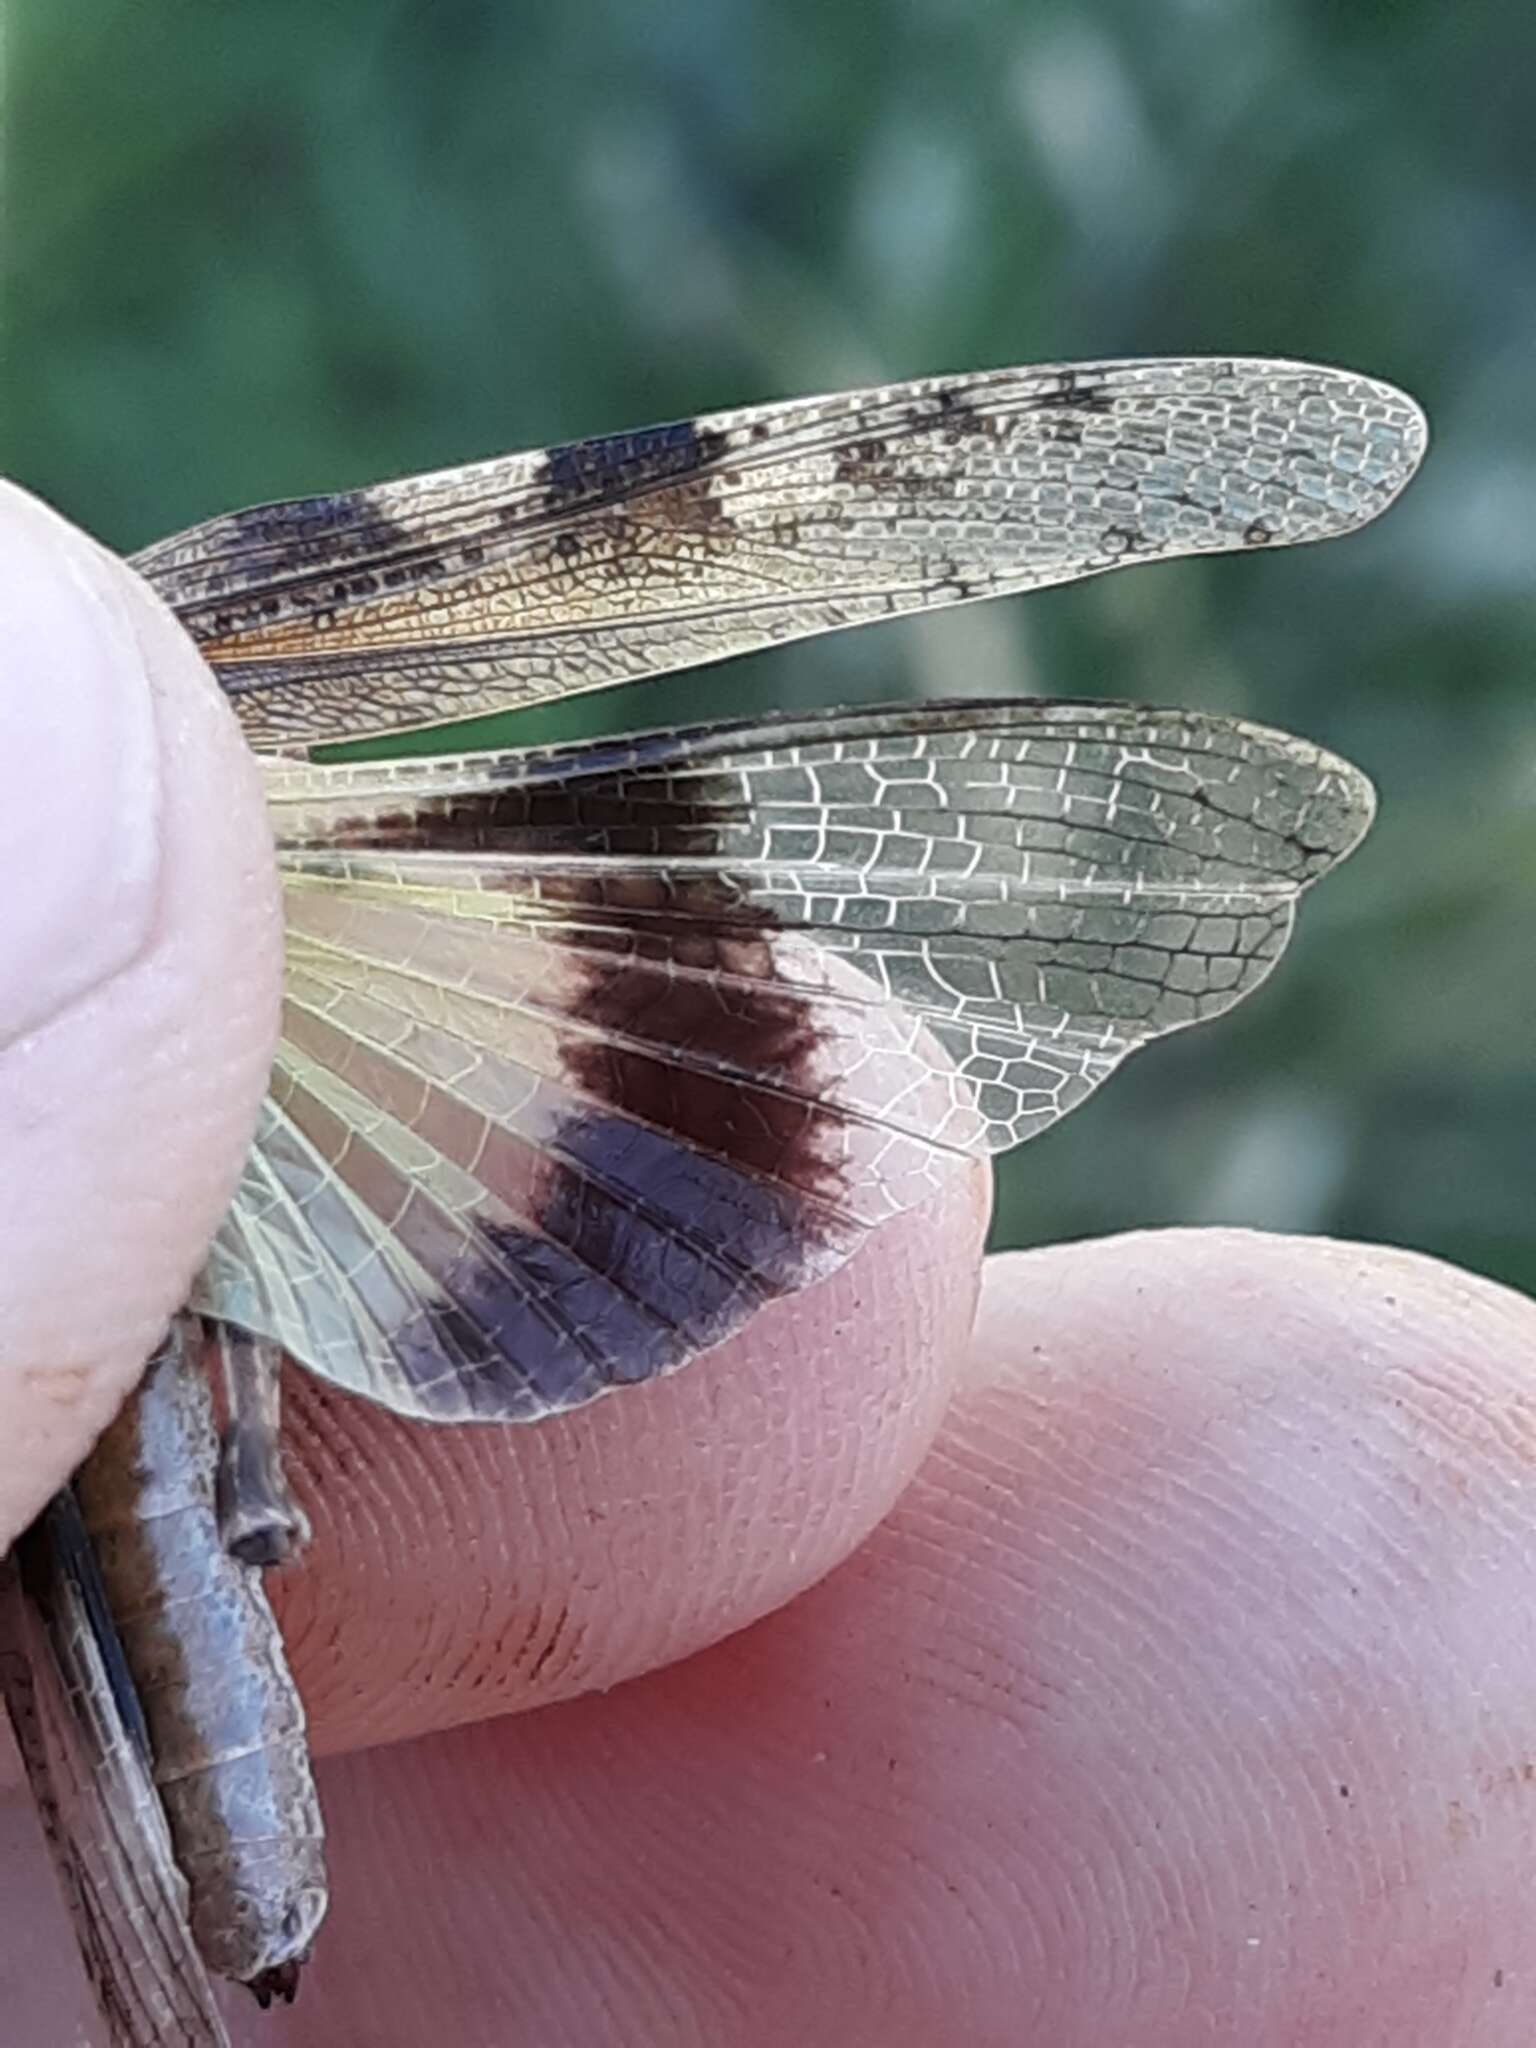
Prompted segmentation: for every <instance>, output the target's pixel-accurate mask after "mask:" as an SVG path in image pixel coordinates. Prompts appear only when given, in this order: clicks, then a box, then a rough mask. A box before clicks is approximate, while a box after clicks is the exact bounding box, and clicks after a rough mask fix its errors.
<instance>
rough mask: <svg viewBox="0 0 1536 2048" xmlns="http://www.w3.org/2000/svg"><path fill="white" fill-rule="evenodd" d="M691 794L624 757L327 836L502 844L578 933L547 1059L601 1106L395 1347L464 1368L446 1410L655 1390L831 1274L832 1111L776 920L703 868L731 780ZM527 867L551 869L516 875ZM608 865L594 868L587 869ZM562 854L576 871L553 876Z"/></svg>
mask: <svg viewBox="0 0 1536 2048" xmlns="http://www.w3.org/2000/svg"><path fill="white" fill-rule="evenodd" d="M589 759H590V757H589ZM700 787H701V785H700V784H699V783H698V782H697V781H692V780H691V781H690V782H689V783H687V784H686V785H685V784H683V783H681V782H673V781H669V780H668V778H667V777H666V776H665V775H664V774H658V775H656V776H655V777H654V778H644V777H641V776H639V775H638V774H637V772H636V770H635V768H634V766H633V764H632V763H629V762H625V761H622V760H621V761H618V762H616V763H615V765H614V766H613V767H611V768H609V767H603V768H602V769H601V770H600V771H599V772H592V773H588V774H585V775H578V776H573V777H571V778H570V779H569V780H566V781H555V780H552V779H548V780H544V781H540V782H529V783H516V782H514V783H510V784H508V785H507V786H506V787H504V788H501V789H491V790H486V791H483V792H478V793H473V794H469V795H457V796H452V797H443V798H439V799H434V800H428V801H427V802H425V803H423V804H422V805H420V806H419V807H416V808H414V809H411V810H401V811H398V812H394V813H391V814H389V815H387V816H385V817H382V818H379V819H376V820H374V821H372V822H369V823H364V822H362V821H357V822H355V823H353V824H351V825H348V824H346V823H343V824H341V825H340V826H338V827H336V828H335V829H334V830H332V831H330V832H328V833H327V835H326V840H327V844H329V845H331V846H338V847H339V846H344V845H349V844H350V845H353V846H356V845H358V844H369V845H372V846H375V847H381V848H399V849H407V848H410V849H415V848H421V849H429V850H433V851H438V852H455V853H472V852H488V851H495V852H496V853H497V855H498V856H499V857H500V858H501V859H502V860H503V861H508V860H510V861H511V862H512V863H513V864H514V865H513V866H512V867H511V869H510V871H509V872H508V873H507V874H506V876H505V879H504V882H503V886H505V887H506V888H507V889H509V890H512V891H514V892H515V891H516V890H517V889H518V888H519V886H523V887H531V886H533V885H534V884H535V883H536V885H537V887H538V891H539V899H540V901H541V902H542V903H543V904H545V905H546V906H548V907H550V908H551V909H554V910H557V911H559V912H560V913H561V916H562V919H565V918H568V919H569V929H562V928H561V926H560V925H552V926H551V928H550V936H551V937H552V938H554V939H555V940H556V942H557V943H560V944H561V945H562V946H563V952H564V961H565V963H566V965H567V966H568V967H570V968H573V969H574V971H575V973H574V978H575V989H574V993H573V995H572V996H571V997H570V999H569V1000H568V1001H566V1002H565V1003H564V1004H563V1007H564V1008H565V1009H566V1011H567V1014H568V1015H569V1018H570V1026H571V1028H570V1030H569V1031H568V1032H567V1033H566V1034H565V1035H564V1037H563V1039H562V1041H561V1044H560V1048H559V1053H560V1061H561V1065H562V1068H563V1070H564V1075H565V1078H566V1080H567V1081H568V1082H569V1083H570V1085H571V1086H572V1087H573V1088H574V1089H575V1090H576V1091H578V1092H579V1094H580V1095H581V1096H582V1098H583V1099H584V1101H585V1102H586V1103H588V1104H590V1105H591V1106H590V1107H589V1108H584V1109H583V1110H581V1111H580V1112H579V1113H577V1114H575V1115H572V1116H569V1117H567V1118H566V1119H565V1120H564V1121H563V1122H562V1124H561V1125H560V1127H559V1129H558V1130H557V1132H556V1133H555V1135H554V1137H553V1139H552V1140H550V1141H548V1143H547V1145H546V1150H547V1152H548V1155H549V1156H548V1159H547V1161H546V1163H545V1167H544V1169H543V1172H542V1176H541V1181H540V1186H539V1195H538V1209H537V1214H536V1218H535V1221H536V1225H537V1228H536V1229H535V1230H520V1229H510V1228H507V1227H504V1226H501V1225H496V1224H491V1223H488V1222H486V1221H485V1220H483V1219H482V1220H481V1221H479V1222H478V1223H477V1224H476V1225H475V1226H474V1232H475V1243H474V1247H473V1249H472V1251H471V1253H470V1254H469V1257H468V1261H467V1264H466V1266H465V1267H464V1269H463V1270H462V1271H458V1272H455V1273H454V1274H453V1275H452V1276H451V1279H449V1280H448V1281H447V1285H448V1287H449V1289H450V1291H451V1297H452V1299H451V1303H448V1304H439V1305H435V1306H434V1307H433V1309H432V1310H430V1311H429V1312H428V1316H427V1319H426V1321H425V1322H424V1323H423V1324H421V1325H420V1326H419V1327H417V1328H415V1329H413V1330H412V1331H411V1332H410V1333H408V1334H407V1335H406V1336H405V1337H404V1338H403V1339H402V1340H397V1346H396V1348H397V1354H398V1355H399V1356H401V1358H402V1359H403V1360H404V1362H405V1366H406V1370H407V1373H408V1374H409V1375H410V1376H411V1377H412V1378H414V1379H415V1380H416V1381H417V1384H418V1386H423V1385H429V1384H430V1382H431V1381H432V1380H433V1379H434V1378H440V1377H441V1376H442V1375H443V1373H444V1370H445V1366H446V1365H447V1364H448V1362H449V1361H451V1360H452V1359H454V1358H455V1357H458V1358H460V1359H462V1360H464V1361H466V1363H467V1364H468V1367H469V1369H464V1368H463V1367H461V1368H460V1369H459V1371H458V1372H457V1374H456V1379H457V1383H458V1384H457V1386H452V1387H449V1388H446V1389H445V1403H447V1402H451V1401H454V1400H462V1399H463V1398H464V1397H466V1396H467V1397H468V1399H469V1400H470V1401H471V1402H475V1401H476V1399H477V1396H479V1397H481V1399H482V1403H483V1406H484V1408H485V1409H486V1410H487V1412H491V1413H497V1414H507V1413H509V1412H516V1411H517V1409H518V1408H519V1407H523V1408H524V1409H526V1410H527V1411H529V1412H533V1413H539V1412H547V1411H548V1410H549V1409H551V1408H563V1407H570V1406H574V1405H577V1404H578V1403H579V1402H581V1401H583V1400H587V1399H590V1398H591V1396H592V1395H593V1394H594V1393H597V1392H599V1391H601V1390H602V1388H603V1387H605V1386H608V1385H612V1384H615V1383H618V1382H621V1381H631V1380H633V1381H643V1380H648V1379H652V1378H654V1377H655V1376H656V1375H657V1374H658V1373H661V1372H665V1371H668V1370H670V1369H671V1368H672V1367H674V1366H677V1365H681V1364H683V1363H684V1362H685V1361H686V1360H687V1359H689V1358H691V1357H693V1356H694V1355H696V1354H697V1353H698V1352H700V1351H702V1350H706V1349H708V1348H709V1347H710V1346H711V1345H713V1344H715V1343H718V1342H719V1341H720V1340H721V1339H722V1338H723V1337H725V1336H726V1335H728V1334H729V1332H730V1331H731V1330H733V1329H735V1328H737V1327H739V1325H740V1324H741V1323H742V1322H743V1321H745V1320H746V1318H747V1317H748V1316H749V1315H750V1314H751V1313H752V1312H753V1310H754V1309H755V1308H757V1307H758V1306H760V1305H761V1303H762V1302H763V1300H765V1299H766V1298H767V1297H769V1296H771V1295H775V1294H781V1293H788V1292H791V1291H793V1290H794V1289H795V1288H797V1287H799V1286H802V1285H803V1284H804V1283H805V1280H806V1278H807V1275H808V1272H809V1271H810V1270H811V1269H812V1268H814V1267H816V1266H817V1265H819V1264H820V1263H821V1262H822V1256H821V1255H822V1254H823V1252H824V1251H825V1248H826V1246H827V1243H828V1233H829V1231H830V1230H832V1229H833V1228H835V1227H836V1226H835V1224H834V1223H833V1221H832V1220H831V1219H832V1218H833V1216H834V1215H835V1211H836V1199H837V1193H838V1164H837V1160H838V1154H837V1143H836V1136H837V1125H838V1119H837V1116H836V1114H835V1112H833V1111H831V1110H829V1109H828V1108H826V1107H825V1106H823V1105H822V1104H820V1103H819V1102H818V1101H817V1100H816V1099H815V1082H816V1061H817V1054H818V1052H819V1051H820V1049H821V1045H822V1032H821V1029H820V1027H819V1024H818V1021H817V1019H816V1016H815V1013H814V1011H813V1010H812V1008H811V1007H810V1005H809V1004H808V1003H807V1002H806V1001H805V999H804V997H803V996H802V995H801V994H799V993H798V992H797V991H796V990H795V989H793V988H792V987H791V986H789V985H788V984H787V983H785V982H783V981H782V980H781V979H780V978H779V971H778V962H777V956H776V952H775V947H774V920H773V918H772V916H771V914H770V913H768V912H766V911H765V910H764V909H763V908H762V907H761V906H760V905H756V904H752V903H750V902H747V901H745V900H744V899H743V896H742V893H741V891H740V889H739V888H737V887H736V886H734V885H733V884H732V883H731V881H730V879H729V878H728V877H727V876H726V875H724V874H723V873H721V872H720V871H719V870H718V869H712V868H710V867H709V866H707V865H703V866H697V865H694V863H698V862H701V861H702V862H706V863H707V861H708V860H709V857H710V856H711V855H717V854H718V851H719V846H720V832H721V828H722V826H723V825H724V824H725V823H727V822H728V821H729V820H730V819H731V818H732V817H733V816H737V815H740V812H739V807H738V806H737V805H736V804H735V803H734V801H733V793H728V786H724V785H720V784H716V785H714V787H713V790H712V792H709V793H706V794H703V795H701V794H700V793H699V791H700ZM685 791H686V793H684V792H685ZM519 854H523V855H525V856H533V855H538V856H541V857H542V858H543V859H544V860H546V861H549V862H551V863H552V864H553V870H554V872H553V873H550V872H545V871H542V870H541V871H539V872H538V873H537V874H535V873H534V872H533V871H532V870H530V871H529V872H528V874H527V875H526V876H525V877H519V875H518V873H517V869H516V866H515V862H516V858H517V856H518V855H519ZM598 855H600V856H602V857H603V859H604V862H605V865H604V866H603V867H602V868H601V869H593V868H591V867H590V866H587V865H586V864H587V863H590V861H591V859H592V857H593V856H598ZM562 856H568V857H572V859H573V866H572V867H571V868H570V869H568V870H566V871H565V872H564V873H563V874H561V873H560V865H559V864H560V860H561V857H562ZM642 860H643V861H645V862H646V863H651V862H656V861H661V862H673V863H676V865H672V866H667V867H664V868H661V869H658V868H656V867H655V866H652V865H644V866H642V865H639V864H638V863H639V862H640V861H642ZM576 862H579V863H581V864H582V865H576V864H574V863H576ZM584 867H585V871H583V868H584ZM725 975H729V977H730V982H729V986H727V985H726V984H725V983H724V981H723V980H722V979H721V977H723V976H725ZM674 1052H678V1053H683V1054H686V1055H687V1057H688V1064H687V1065H680V1064H678V1063H676V1061H675V1060H674V1059H673V1058H672V1057H671V1055H672V1054H673V1053H674Z"/></svg>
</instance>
